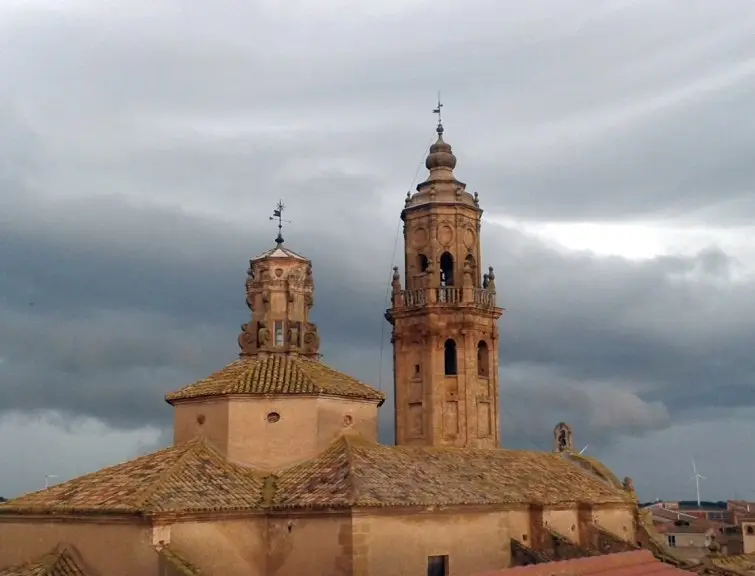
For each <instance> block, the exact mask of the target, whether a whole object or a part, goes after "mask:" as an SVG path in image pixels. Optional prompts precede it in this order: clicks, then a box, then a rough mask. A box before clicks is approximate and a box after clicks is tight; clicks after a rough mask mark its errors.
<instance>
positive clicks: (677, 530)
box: [658, 520, 716, 534]
mask: <svg viewBox="0 0 755 576" xmlns="http://www.w3.org/2000/svg"><path fill="white" fill-rule="evenodd" d="M715 529H716V525H715V524H713V523H711V522H708V521H705V520H699V521H697V522H690V523H689V524H687V523H684V524H678V525H677V524H674V523H671V524H665V525H663V530H662V531H663V533H664V534H705V533H706V532H708V531H710V530H715ZM658 531H659V532H661V530H658Z"/></svg>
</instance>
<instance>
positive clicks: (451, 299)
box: [394, 286, 495, 308]
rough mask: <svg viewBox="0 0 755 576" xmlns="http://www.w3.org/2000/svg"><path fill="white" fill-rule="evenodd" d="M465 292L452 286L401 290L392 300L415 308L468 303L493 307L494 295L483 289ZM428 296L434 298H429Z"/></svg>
mask: <svg viewBox="0 0 755 576" xmlns="http://www.w3.org/2000/svg"><path fill="white" fill-rule="evenodd" d="M467 290H468V289H463V288H456V287H453V286H441V287H440V288H429V289H428V288H417V289H414V290H401V291H400V292H398V293H397V294H396V297H395V298H394V305H396V306H406V307H407V308H417V307H419V306H426V305H427V304H428V303H435V304H459V303H467V302H469V303H474V304H477V305H478V306H483V307H485V308H492V307H494V306H495V294H493V293H491V292H488V291H487V290H485V289H484V288H474V289H471V293H470V292H468V291H467ZM431 291H432V292H431ZM430 296H433V297H434V298H430Z"/></svg>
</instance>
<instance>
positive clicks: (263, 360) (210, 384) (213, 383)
mask: <svg viewBox="0 0 755 576" xmlns="http://www.w3.org/2000/svg"><path fill="white" fill-rule="evenodd" d="M231 394H242V395H268V394H274V395H326V396H338V397H342V398H354V399H361V400H369V401H375V402H378V403H379V404H382V403H383V401H384V400H385V395H384V394H383V393H382V392H378V391H377V390H375V389H374V388H372V387H371V386H369V385H367V384H365V383H363V382H360V381H359V380H357V379H356V378H352V377H351V376H349V375H347V374H343V373H341V372H338V371H337V370H334V369H332V368H330V367H328V366H326V365H325V364H323V363H322V362H320V361H319V360H316V359H312V358H307V357H303V356H297V355H283V354H270V355H265V356H249V357H244V358H241V359H239V360H236V361H235V362H232V363H231V364H229V365H228V366H226V367H225V368H223V369H222V370H220V371H218V372H215V373H214V374H212V375H211V376H208V377H207V378H204V379H203V380H200V381H198V382H196V383H194V384H190V385H189V386H186V387H184V388H181V389H180V390H177V391H176V392H172V393H170V394H168V395H166V396H165V400H166V401H167V402H168V403H170V404H173V403H175V402H176V401H179V400H188V399H192V398H205V397H211V396H226V395H231Z"/></svg>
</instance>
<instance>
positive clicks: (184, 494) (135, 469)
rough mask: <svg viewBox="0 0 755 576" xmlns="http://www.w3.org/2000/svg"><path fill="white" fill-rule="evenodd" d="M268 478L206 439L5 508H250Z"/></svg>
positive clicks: (133, 510) (112, 510) (125, 510)
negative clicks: (228, 457)
mask: <svg viewBox="0 0 755 576" xmlns="http://www.w3.org/2000/svg"><path fill="white" fill-rule="evenodd" d="M262 486H263V481H262V479H261V478H259V477H258V476H256V475H255V473H254V471H252V470H250V469H248V468H244V467H241V466H237V465H234V464H231V463H229V462H228V461H227V460H225V458H224V457H223V456H222V455H221V454H220V453H218V452H217V451H216V449H215V448H214V447H213V446H212V445H211V444H210V443H209V442H208V441H206V440H205V439H204V438H197V439H195V440H192V441H191V442H187V443H185V444H181V445H178V446H172V447H170V448H166V449H165V450H160V451H159V452H154V453H152V454H149V455H147V456H142V457H140V458H136V459H135V460H131V461H129V462H125V463H123V464H118V465H116V466H111V467H109V468H104V469H102V470H100V471H98V472H94V473H93V474H87V475H86V476H81V477H79V478H75V479H73V480H70V481H68V482H63V483H61V484H57V485H55V486H52V487H50V488H47V489H45V490H42V491H39V492H32V493H30V494H26V495H24V496H21V497H19V498H16V499H13V500H10V501H9V502H7V503H5V504H2V505H0V514H2V513H19V512H21V513H35V512H40V513H41V512H46V513H56V512H89V513H125V514H129V513H139V514H151V513H156V512H194V511H214V510H248V509H254V508H257V507H258V506H259V504H260V502H261V500H262Z"/></svg>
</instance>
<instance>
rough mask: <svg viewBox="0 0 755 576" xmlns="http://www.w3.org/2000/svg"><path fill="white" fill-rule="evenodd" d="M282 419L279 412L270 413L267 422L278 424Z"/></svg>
mask: <svg viewBox="0 0 755 576" xmlns="http://www.w3.org/2000/svg"><path fill="white" fill-rule="evenodd" d="M280 419H281V415H280V414H278V413H277V412H270V413H269V414H268V415H267V421H268V422H269V423H270V424H275V423H276V422H277V421H278V420H280Z"/></svg>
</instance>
